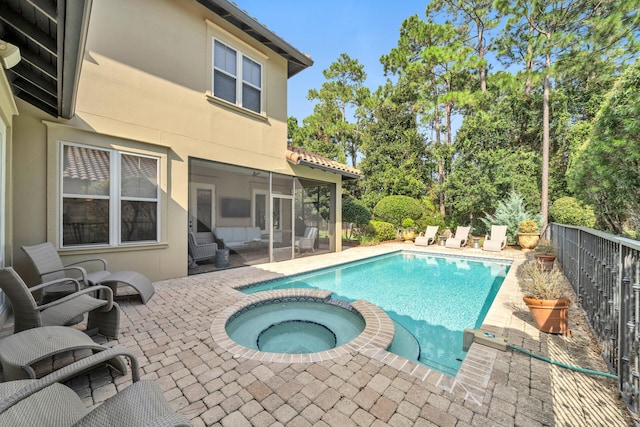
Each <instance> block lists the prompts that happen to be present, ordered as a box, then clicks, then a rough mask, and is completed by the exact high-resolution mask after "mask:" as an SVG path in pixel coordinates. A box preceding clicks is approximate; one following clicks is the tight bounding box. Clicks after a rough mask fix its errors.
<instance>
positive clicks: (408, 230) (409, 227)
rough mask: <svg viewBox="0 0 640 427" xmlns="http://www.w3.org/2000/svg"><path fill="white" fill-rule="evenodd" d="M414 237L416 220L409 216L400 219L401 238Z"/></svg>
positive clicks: (409, 238)
mask: <svg viewBox="0 0 640 427" xmlns="http://www.w3.org/2000/svg"><path fill="white" fill-rule="evenodd" d="M415 238H416V222H415V221H414V220H413V219H411V218H405V219H403V220H402V240H404V241H405V242H410V241H413V239H415Z"/></svg>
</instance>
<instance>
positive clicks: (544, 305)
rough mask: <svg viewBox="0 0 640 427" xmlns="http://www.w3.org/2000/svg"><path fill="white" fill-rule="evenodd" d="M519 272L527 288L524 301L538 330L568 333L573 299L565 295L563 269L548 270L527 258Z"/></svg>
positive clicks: (523, 285) (525, 288)
mask: <svg viewBox="0 0 640 427" xmlns="http://www.w3.org/2000/svg"><path fill="white" fill-rule="evenodd" d="M519 273H520V274H519V277H520V284H521V285H522V287H523V288H524V291H525V296H524V298H523V300H524V302H525V304H527V307H529V311H530V312H531V316H532V317H533V320H534V322H535V323H536V326H537V327H538V329H539V330H541V331H542V332H549V333H552V334H565V333H567V331H568V327H567V326H568V312H569V303H570V301H569V299H567V298H563V297H562V293H561V289H560V284H561V283H562V280H563V276H562V273H561V272H560V270H559V269H557V268H556V269H553V270H551V271H545V270H544V269H543V268H541V266H540V264H539V263H538V262H537V261H527V262H525V263H524V264H522V266H521V267H520V271H519Z"/></svg>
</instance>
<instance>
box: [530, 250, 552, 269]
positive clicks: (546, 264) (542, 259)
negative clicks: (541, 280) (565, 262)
mask: <svg viewBox="0 0 640 427" xmlns="http://www.w3.org/2000/svg"><path fill="white" fill-rule="evenodd" d="M534 257H536V259H537V260H538V262H539V263H540V265H542V269H543V270H544V271H551V270H553V263H554V262H555V261H556V256H555V255H539V254H536V255H534Z"/></svg>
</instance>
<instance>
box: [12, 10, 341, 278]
mask: <svg viewBox="0 0 640 427" xmlns="http://www.w3.org/2000/svg"><path fill="white" fill-rule="evenodd" d="M212 37H216V38H219V39H220V40H222V41H223V42H224V43H228V44H229V45H231V46H232V47H233V48H236V49H238V50H239V51H241V52H242V53H244V54H246V55H248V56H250V57H251V58H252V59H254V58H255V59H256V60H258V61H259V62H260V63H261V64H262V65H263V75H264V77H263V89H262V93H263V103H264V104H263V105H264V107H263V114H256V113H253V112H251V111H248V110H244V109H242V108H240V107H237V106H234V105H230V104H228V103H225V102H224V101H220V100H217V99H214V98H213V97H212V96H211V74H212V68H211V63H212V55H211V49H212V47H211V46H212V45H211V38H212ZM286 99H287V62H286V60H285V59H284V58H283V57H281V56H279V55H278V54H276V53H275V52H273V51H271V50H270V49H269V48H267V47H266V46H264V45H262V44H260V43H259V42H257V41H256V40H255V39H253V38H251V37H249V36H247V35H246V34H245V33H243V32H241V31H240V30H238V29H237V28H235V27H233V26H231V25H230V24H229V23H227V22H226V21H224V20H223V19H221V18H220V17H218V16H217V15H215V14H214V13H213V12H211V11H209V10H208V9H207V8H205V7H204V6H202V5H200V4H199V3H197V2H196V1H193V0H175V1H170V0H94V1H93V7H92V12H91V19H90V25H89V31H88V35H87V42H86V49H85V55H84V61H83V64H82V69H81V74H80V79H79V83H78V95H77V100H76V115H75V117H74V118H72V119H71V120H61V119H57V118H53V117H51V116H48V115H47V114H46V113H43V112H41V111H40V110H37V109H35V108H34V107H31V106H30V105H28V104H26V103H24V102H21V101H18V108H19V110H20V116H19V117H18V118H17V120H16V121H15V130H14V147H15V160H14V161H15V164H19V165H20V167H19V168H15V170H14V174H13V179H14V183H15V190H16V194H20V195H24V196H21V197H18V198H16V200H15V203H14V205H13V212H14V215H15V221H14V243H15V245H14V250H13V254H14V257H15V262H14V264H15V266H16V269H17V270H18V271H19V272H21V273H22V274H23V275H25V276H26V277H27V278H29V279H30V280H31V281H35V280H36V278H34V277H33V276H29V274H30V266H29V265H28V262H27V260H26V258H25V256H24V254H22V251H20V250H19V248H20V246H23V245H31V244H37V243H40V242H42V241H45V240H48V241H51V242H53V243H54V244H55V245H56V246H57V247H59V243H60V236H59V228H60V226H59V222H60V219H59V216H60V214H59V211H60V207H59V205H60V193H59V192H60V188H59V187H60V184H59V182H60V178H59V176H60V169H61V167H60V142H61V141H64V142H71V143H77V144H84V145H88V146H93V147H104V148H111V149H118V150H122V151H126V152H131V153H136V154H138V153H139V154H143V155H151V156H155V157H158V158H159V159H160V177H161V179H160V183H159V185H160V188H161V194H162V197H161V202H160V224H161V225H160V236H159V242H158V243H153V244H135V245H130V246H119V247H94V248H86V247H85V248H69V249H67V248H63V249H61V250H60V253H61V255H62V256H63V258H64V259H65V262H72V261H74V260H76V259H82V258H87V257H88V255H93V256H100V257H103V258H106V259H107V260H108V261H109V266H110V269H111V270H122V269H133V270H137V271H140V272H142V273H143V274H145V275H147V276H148V277H150V278H151V279H152V280H159V279H166V278H173V277H180V276H185V275H186V274H187V230H188V229H187V227H188V201H189V194H188V190H189V182H188V179H189V178H188V176H189V174H188V163H189V162H188V160H189V158H190V157H195V158H201V159H205V160H214V161H217V162H223V163H229V164H234V165H240V166H247V167H253V168H259V169H262V170H267V171H272V172H277V173H282V174H286V175H298V176H304V177H306V178H311V179H317V180H322V181H325V182H333V183H336V184H337V185H338V189H339V188H340V182H341V177H340V176H339V175H337V174H333V173H328V172H323V171H319V170H315V169H310V168H307V167H300V166H293V165H291V164H289V163H288V162H287V161H286V160H285V150H286V139H287V105H286ZM338 194H339V192H338ZM26 195H28V197H27V196H26ZM336 208H337V213H336V214H337V215H338V218H337V222H336V224H337V225H336V233H337V235H338V236H339V235H340V234H339V233H340V232H339V231H338V230H339V229H340V227H341V224H340V218H339V216H340V200H339V197H338V201H337V206H336ZM339 241H340V239H338V242H337V243H336V245H337V248H336V249H338V250H339V246H340V243H339ZM15 248H18V249H17V250H16V249H15Z"/></svg>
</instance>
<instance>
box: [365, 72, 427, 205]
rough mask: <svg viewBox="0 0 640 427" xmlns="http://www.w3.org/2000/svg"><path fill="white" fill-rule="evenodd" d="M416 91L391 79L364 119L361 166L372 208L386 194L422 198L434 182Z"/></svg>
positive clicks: (377, 96) (375, 95)
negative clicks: (420, 120)
mask: <svg viewBox="0 0 640 427" xmlns="http://www.w3.org/2000/svg"><path fill="white" fill-rule="evenodd" d="M415 98H416V94H415V92H413V91H411V90H410V89H409V88H408V87H407V86H404V85H393V84H392V83H391V82H387V84H386V85H384V86H381V87H380V88H379V89H378V90H377V91H376V92H375V93H374V95H373V96H372V102H371V107H370V109H369V112H368V114H367V117H366V120H365V121H364V128H363V130H364V135H365V139H364V143H363V145H362V152H363V154H364V158H363V159H362V161H361V162H360V169H361V171H362V173H363V175H364V180H363V181H362V182H361V183H360V187H361V189H362V197H363V201H364V202H365V204H366V205H367V206H368V207H369V208H370V209H373V207H374V206H375V205H376V203H378V202H379V201H380V200H381V199H382V198H383V197H385V196H391V195H405V196H411V197H414V198H420V197H422V196H424V195H425V193H426V190H427V188H428V187H430V186H431V185H432V184H433V181H432V179H431V173H430V172H429V171H431V170H433V167H434V166H433V164H429V159H430V157H428V155H427V151H426V145H425V141H424V137H423V136H422V135H421V134H420V133H419V132H418V128H417V117H416V116H417V115H416V112H415V111H414V109H413V108H412V106H413V104H414V102H415Z"/></svg>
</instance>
